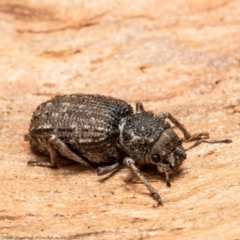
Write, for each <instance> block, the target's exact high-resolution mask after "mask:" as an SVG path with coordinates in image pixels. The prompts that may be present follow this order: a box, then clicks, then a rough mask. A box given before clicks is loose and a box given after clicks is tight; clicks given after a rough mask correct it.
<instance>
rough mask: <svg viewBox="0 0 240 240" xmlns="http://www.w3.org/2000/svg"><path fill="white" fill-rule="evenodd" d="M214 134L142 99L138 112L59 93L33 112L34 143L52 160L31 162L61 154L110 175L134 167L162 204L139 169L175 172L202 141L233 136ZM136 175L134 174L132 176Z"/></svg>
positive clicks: (101, 99) (107, 100) (118, 103)
mask: <svg viewBox="0 0 240 240" xmlns="http://www.w3.org/2000/svg"><path fill="white" fill-rule="evenodd" d="M166 119H169V120H170V121H171V122H172V123H173V124H174V125H175V126H176V127H178V128H179V129H180V130H181V131H182V132H183V135H184V139H185V141H195V140H196V142H195V144H193V145H192V146H191V147H189V148H188V149H184V147H183V146H182V142H183V139H181V138H179V137H178V135H177V134H176V133H175V132H174V131H173V129H172V128H171V126H170V124H169V122H167V121H166ZM208 137H209V135H208V133H204V132H203V133H198V134H193V135H191V134H190V133H189V132H188V131H187V130H186V128H185V127H184V126H183V125H182V124H181V123H180V122H179V121H178V120H177V119H176V118H174V117H173V116H172V115H171V114H170V113H168V112H160V113H159V114H157V115H154V114H153V113H152V112H150V111H145V110H144V108H143V105H142V104H141V103H137V104H136V111H135V113H134V111H133V108H132V107H131V106H130V105H129V104H128V103H126V102H125V101H123V100H119V99H115V98H112V97H107V96H102V95H91V94H72V95H63V96H56V97H54V98H53V99H51V100H49V101H47V102H45V103H42V104H41V105H39V106H38V107H37V109H36V110H35V112H34V113H33V116H32V119H31V123H30V128H29V141H30V146H31V148H32V150H34V151H36V152H40V153H43V154H46V155H49V156H50V160H51V161H50V162H42V161H38V160H31V161H29V162H28V165H31V166H43V167H50V168H55V167H57V165H58V161H59V158H58V156H63V157H66V158H68V159H70V160H73V161H75V162H78V163H80V164H82V165H85V166H91V167H97V173H98V175H104V174H107V173H109V172H112V171H115V170H118V169H120V168H121V166H123V165H126V166H128V167H129V168H130V169H131V170H132V172H133V173H134V174H135V175H136V176H137V177H138V178H139V179H140V180H141V181H142V182H143V183H144V184H145V186H146V187H147V188H148V190H149V191H150V193H151V195H152V197H153V198H154V199H155V200H156V201H157V203H158V204H159V205H162V199H161V197H160V195H159V194H158V192H157V191H156V190H155V189H154V188H153V187H152V186H151V184H150V183H149V182H148V181H147V179H146V178H145V177H144V175H143V174H142V173H141V171H140V170H139V167H140V166H141V165H145V164H152V165H155V166H156V167H157V169H158V171H159V172H160V173H163V174H165V178H166V183H167V185H168V186H170V181H169V174H171V173H173V172H175V171H176V170H177V169H178V168H179V167H180V166H181V165H182V163H183V161H184V160H185V159H186V151H187V150H189V149H191V148H193V147H195V146H197V145H199V144H201V143H204V142H205V143H230V142H231V140H229V139H226V140H214V141H206V140H205V139H206V138H208ZM129 179H131V178H129Z"/></svg>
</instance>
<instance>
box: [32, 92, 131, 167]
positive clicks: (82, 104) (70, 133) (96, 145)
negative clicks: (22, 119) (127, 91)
mask: <svg viewBox="0 0 240 240" xmlns="http://www.w3.org/2000/svg"><path fill="white" fill-rule="evenodd" d="M132 114H133V110H132V107H131V106H130V105H128V104H127V103H125V102H124V101H121V100H116V99H113V98H110V97H103V96H98V95H82V94H81V95H80V94H76V95H65V96H57V97H55V98H53V99H52V100H49V101H47V102H45V103H43V104H41V105H40V106H39V107H38V108H37V109H36V111H35V112H34V114H33V117H32V121H31V125H30V136H31V138H30V144H31V146H32V148H33V149H34V150H37V151H40V152H42V153H44V154H49V143H48V140H49V138H50V137H51V136H52V135H55V136H57V137H58V138H59V139H60V140H62V141H63V142H64V143H65V144H66V145H67V146H68V147H69V149H70V150H71V151H73V152H74V153H75V154H77V155H78V156H80V157H81V158H83V159H84V160H85V161H86V162H87V163H89V164H90V165H94V166H100V165H107V164H112V163H116V162H119V161H122V160H123V158H124V157H125V154H124V152H123V150H122V148H121V146H120V143H119V123H120V121H121V119H122V118H125V117H126V116H131V115H132ZM56 150H58V149H56ZM60 155H61V154H60Z"/></svg>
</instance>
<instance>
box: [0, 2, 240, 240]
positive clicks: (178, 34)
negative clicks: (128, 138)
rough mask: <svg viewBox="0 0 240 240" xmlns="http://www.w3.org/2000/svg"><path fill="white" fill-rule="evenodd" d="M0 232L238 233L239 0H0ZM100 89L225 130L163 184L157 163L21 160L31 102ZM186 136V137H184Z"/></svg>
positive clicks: (194, 125)
mask: <svg viewBox="0 0 240 240" xmlns="http://www.w3.org/2000/svg"><path fill="white" fill-rule="evenodd" d="M0 19H1V22H0V33H1V40H0V41H1V44H0V52H1V54H0V90H1V96H0V106H1V108H0V138H1V145H0V166H1V167H0V182H1V191H0V220H1V221H0V236H2V237H3V239H4V236H5V237H7V236H8V237H23V238H27V237H28V238H29V237H38V238H39V239H41V238H42V239H43V238H45V239H46V238H47V237H51V238H54V237H61V238H62V239H63V238H64V239H77V238H81V239H95V238H97V239H160V237H161V239H240V237H239V236H240V217H239V216H240V204H239V201H240V174H239V172H240V169H239V161H240V159H239V145H240V140H239V137H240V133H239V130H240V120H239V119H240V118H239V117H240V70H239V66H240V31H239V29H240V25H239V23H240V2H239V1H237V0H236V1H230V0H215V1H207V0H204V1H200V0H199V1H195V0H180V1H179V0H178V1H177V0H173V1H167V0H165V1H158V0H148V1H144V0H133V1H128V0H122V1H117V0H115V1H112V0H90V1H84V0H82V1H78V0H61V1H59V0H52V1H49V0H21V1H18V0H11V1H9V0H5V1H4V0H1V1H0ZM77 92H82V93H101V94H105V95H110V96H113V97H117V98H122V99H124V100H126V101H128V102H130V103H132V104H135V103H136V102H138V101H141V102H143V104H144V106H145V108H146V109H148V110H152V111H154V112H155V113H157V112H159V111H161V110H167V111H169V112H171V113H172V114H173V115H174V116H176V117H178V119H180V120H181V121H182V122H183V123H184V124H185V126H188V129H189V130H190V131H191V132H192V133H194V132H198V131H199V130H201V131H208V132H209V133H210V136H211V139H223V138H231V139H232V140H233V143H232V144H230V145H218V146H216V145H202V146H199V147H198V148H196V149H193V150H192V151H190V152H189V153H188V159H187V160H186V162H185V164H184V166H183V167H182V168H181V171H180V172H179V173H178V174H177V175H176V176H174V177H173V178H172V187H171V188H167V187H166V185H165V182H164V178H163V177H162V176H159V174H158V172H157V171H155V170H154V169H146V170H145V172H144V173H145V175H146V177H147V178H148V179H149V180H150V181H151V183H152V185H153V186H154V187H155V188H157V189H158V191H159V193H160V194H161V196H162V198H163V200H164V204H165V205H164V207H158V208H155V207H154V205H155V201H154V200H153V199H151V198H150V197H149V193H148V191H147V190H146V189H145V187H144V186H143V184H141V183H140V182H139V181H136V182H135V183H132V184H126V183H125V182H124V181H123V178H124V177H125V176H126V175H127V174H128V172H129V170H128V169H123V170H122V171H121V172H119V173H117V174H115V175H114V176H113V177H112V178H109V179H107V180H105V181H104V180H103V177H98V176H97V175H96V171H95V170H94V169H87V168H82V167H80V166H76V165H75V166H71V167H64V168H61V169H57V170H51V169H44V168H39V167H27V165H26V164H27V161H28V160H30V159H33V158H35V155H34V154H32V153H31V152H30V149H29V143H28V142H24V141H23V136H24V134H25V133H26V132H27V131H28V126H29V121H30V118H31V114H32V112H33V110H34V109H35V108H36V106H37V105H38V104H40V103H41V102H43V101H45V100H47V99H49V98H51V97H53V96H55V95H56V94H66V93H77ZM188 145H189V144H186V145H185V146H188Z"/></svg>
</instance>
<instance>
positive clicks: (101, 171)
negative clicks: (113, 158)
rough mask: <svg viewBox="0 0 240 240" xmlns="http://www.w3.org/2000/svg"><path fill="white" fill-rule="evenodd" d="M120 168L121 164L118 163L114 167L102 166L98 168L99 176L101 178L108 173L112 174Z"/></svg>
mask: <svg viewBox="0 0 240 240" xmlns="http://www.w3.org/2000/svg"><path fill="white" fill-rule="evenodd" d="M119 167H120V163H119V162H116V163H114V164H113V165H109V166H102V167H98V168H97V174H98V175H99V176H102V175H105V174H107V173H110V172H112V171H114V170H115V169H117V168H119Z"/></svg>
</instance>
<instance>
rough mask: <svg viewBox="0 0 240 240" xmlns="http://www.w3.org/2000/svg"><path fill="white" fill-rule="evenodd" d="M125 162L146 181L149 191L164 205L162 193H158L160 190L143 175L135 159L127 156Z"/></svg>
mask: <svg viewBox="0 0 240 240" xmlns="http://www.w3.org/2000/svg"><path fill="white" fill-rule="evenodd" d="M123 163H124V164H125V165H126V166H128V167H130V168H131V169H132V171H133V172H134V173H135V174H136V176H137V177H138V178H139V179H140V180H141V181H142V182H143V183H144V185H145V186H146V187H147V189H148V190H149V192H150V193H151V195H152V197H153V198H154V199H155V200H156V201H157V202H158V205H162V206H163V202H162V199H161V197H160V195H159V194H158V192H157V191H156V190H155V189H154V188H153V187H152V186H151V184H150V183H149V182H148V180H147V179H146V178H145V177H144V176H143V175H142V173H141V172H140V170H139V169H138V167H137V166H136V164H135V162H134V160H133V159H131V158H129V157H126V158H125V159H124V160H123Z"/></svg>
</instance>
